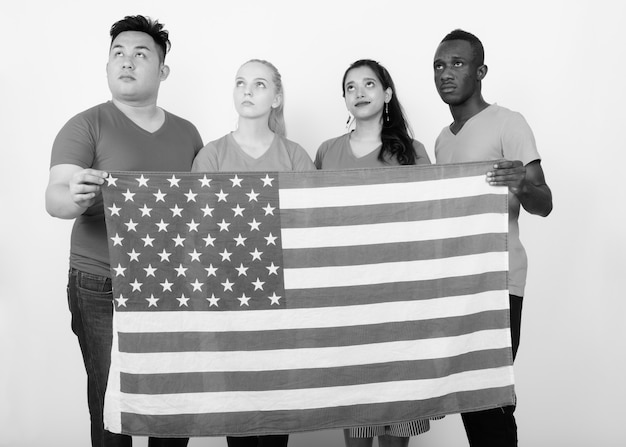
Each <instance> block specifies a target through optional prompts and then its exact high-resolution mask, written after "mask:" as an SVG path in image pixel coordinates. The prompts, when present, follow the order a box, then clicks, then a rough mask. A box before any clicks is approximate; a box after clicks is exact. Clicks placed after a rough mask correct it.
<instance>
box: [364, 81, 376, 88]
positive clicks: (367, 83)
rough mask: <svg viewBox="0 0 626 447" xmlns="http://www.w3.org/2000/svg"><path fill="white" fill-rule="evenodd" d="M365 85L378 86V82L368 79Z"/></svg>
mask: <svg viewBox="0 0 626 447" xmlns="http://www.w3.org/2000/svg"><path fill="white" fill-rule="evenodd" d="M365 86H366V87H375V86H376V83H375V82H374V81H367V82H366V83H365Z"/></svg>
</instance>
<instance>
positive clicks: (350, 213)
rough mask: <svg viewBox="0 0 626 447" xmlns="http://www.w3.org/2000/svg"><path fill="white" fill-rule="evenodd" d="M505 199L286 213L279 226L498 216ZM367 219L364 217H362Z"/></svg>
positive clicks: (499, 196) (484, 197) (485, 197)
mask: <svg viewBox="0 0 626 447" xmlns="http://www.w3.org/2000/svg"><path fill="white" fill-rule="evenodd" d="M506 200H507V196H505V195H502V194H488V195H482V196H472V197H461V198H453V199H445V200H439V201H432V200H430V201H424V202H407V203H389V204H387V203H381V204H376V205H363V206H346V207H340V208H311V209H308V210H306V212H304V210H302V209H289V210H284V211H283V212H282V213H281V217H280V220H281V224H282V226H283V227H286V228H304V227H325V226H332V225H352V224H353V223H359V224H361V223H363V221H364V219H367V222H368V223H386V222H394V221H397V220H402V221H420V220H428V219H443V218H450V217H461V216H469V215H475V214H482V213H498V212H501V211H500V210H502V208H503V207H502V204H503V203H504V202H506ZM365 216H366V217H365Z"/></svg>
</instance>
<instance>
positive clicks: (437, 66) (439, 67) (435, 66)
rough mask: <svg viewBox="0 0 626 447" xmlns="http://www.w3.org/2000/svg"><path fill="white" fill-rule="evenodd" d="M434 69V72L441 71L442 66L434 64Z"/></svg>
mask: <svg viewBox="0 0 626 447" xmlns="http://www.w3.org/2000/svg"><path fill="white" fill-rule="evenodd" d="M434 68H435V70H443V64H435V65H434Z"/></svg>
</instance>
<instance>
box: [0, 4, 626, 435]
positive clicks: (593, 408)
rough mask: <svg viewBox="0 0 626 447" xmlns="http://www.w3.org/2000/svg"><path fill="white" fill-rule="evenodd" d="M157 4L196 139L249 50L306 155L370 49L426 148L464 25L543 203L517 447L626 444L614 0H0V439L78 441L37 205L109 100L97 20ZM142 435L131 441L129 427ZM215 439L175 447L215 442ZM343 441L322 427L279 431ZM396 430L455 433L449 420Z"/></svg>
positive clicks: (620, 49) (172, 107) (81, 412)
mask: <svg viewBox="0 0 626 447" xmlns="http://www.w3.org/2000/svg"><path fill="white" fill-rule="evenodd" d="M129 14H145V15H149V16H151V17H153V18H158V19H159V20H160V21H161V22H163V23H164V24H165V25H166V28H167V29H168V30H169V31H170V33H171V40H172V44H173V45H172V50H171V53H170V54H169V55H168V57H167V63H168V65H169V66H170V67H171V75H170V77H169V79H168V80H167V81H166V82H164V83H163V84H162V86H161V93H160V101H159V103H160V105H161V106H162V107H164V108H166V109H167V110H169V111H171V112H173V113H176V114H178V115H180V116H183V117H185V118H187V119H189V120H191V121H192V122H193V123H194V124H196V126H197V127H198V129H199V131H200V133H201V135H202V137H203V140H204V141H205V142H208V141H211V140H213V139H216V138H218V137H220V136H222V135H224V134H225V133H227V132H229V131H230V130H233V128H234V126H235V123H236V114H235V111H234V108H233V105H232V85H233V78H234V75H235V72H236V70H237V68H238V67H239V66H240V65H241V64H242V63H243V62H245V61H246V60H248V59H250V58H263V59H267V60H270V61H271V62H273V63H274V64H275V65H276V66H277V67H278V69H279V70H280V71H281V73H282V75H283V81H284V87H285V92H286V95H285V97H286V121H287V130H288V137H289V138H290V139H292V140H294V141H297V142H298V143H300V144H301V145H302V146H304V147H305V148H306V149H307V150H308V151H309V153H310V154H311V156H313V155H314V153H315V151H316V150H317V147H318V146H319V144H320V143H321V142H322V141H323V140H325V139H328V138H331V137H334V136H337V135H339V134H341V133H344V132H345V122H346V119H347V117H348V114H347V112H346V110H345V106H344V103H343V99H342V97H341V77H342V75H343V72H344V70H345V69H346V67H347V66H348V65H349V64H350V63H351V62H353V61H354V60H356V59H360V58H373V59H376V60H379V61H380V62H381V63H383V64H384V65H385V66H386V67H387V68H388V69H389V71H390V72H391V74H392V76H393V78H394V81H395V83H396V88H397V91H396V94H397V95H398V97H399V98H400V100H401V101H402V103H403V105H404V106H405V108H406V111H407V113H408V116H409V119H410V121H411V123H412V125H413V129H414V131H415V135H416V138H417V139H419V140H420V141H422V142H423V143H424V144H425V146H426V148H427V150H428V152H429V154H430V156H431V158H433V159H434V154H433V147H434V141H435V138H436V136H437V135H438V133H439V131H440V130H441V128H442V127H443V126H445V125H447V124H449V123H450V121H451V118H450V115H449V111H448V109H447V106H445V105H444V104H443V103H442V102H441V101H440V99H439V97H438V95H437V93H436V91H435V88H434V83H433V79H432V57H433V54H434V51H435V48H436V47H437V44H438V42H439V41H440V40H441V38H442V37H443V36H444V35H445V34H446V33H447V32H449V31H451V30H452V29H454V28H457V27H461V28H464V29H466V30H468V31H471V32H473V33H475V34H476V35H478V36H479V37H480V38H481V39H482V41H483V43H484V45H485V49H486V63H487V65H488V66H489V73H488V75H487V77H486V79H485V81H484V82H483V93H484V97H485V99H486V100H487V101H488V102H497V103H498V104H500V105H503V106H505V107H508V108H511V109H514V110H518V111H520V112H522V113H523V114H524V116H525V117H526V119H527V120H528V122H529V123H530V125H531V127H532V128H533V130H534V132H535V136H536V139H537V142H538V146H539V150H540V153H541V154H542V157H543V162H542V164H543V168H544V171H545V173H546V179H547V181H548V183H549V185H550V186H551V188H552V191H553V194H554V211H553V213H552V214H551V215H550V216H549V217H548V218H546V219H543V218H539V217H535V216H529V215H524V216H522V218H521V231H522V240H523V241H524V243H525V245H526V248H527V251H528V254H529V259H530V268H529V275H528V287H527V289H526V297H525V300H524V316H523V329H522V342H521V347H520V351H519V354H518V358H517V362H516V366H515V373H516V381H517V393H518V399H519V406H518V410H517V413H516V414H517V420H518V425H519V437H520V443H521V445H522V446H531V445H532V446H537V447H543V446H546V447H547V446H550V447H560V446H567V447H577V446H591V445H594V446H595V445H598V446H599V445H601V446H603V447H618V446H624V445H626V432H625V431H624V429H623V424H624V416H626V411H625V410H624V405H623V402H624V400H625V398H626V387H625V385H624V378H625V377H626V365H625V363H626V360H625V357H626V354H625V353H626V346H625V345H626V342H625V341H626V331H625V330H624V317H625V315H626V305H625V304H624V301H625V299H626V293H625V290H624V289H625V287H624V278H625V277H626V262H625V261H624V253H625V252H626V238H625V237H624V217H625V213H624V204H625V203H626V201H625V200H624V183H625V182H624V177H625V175H624V170H623V169H622V166H623V165H624V161H625V160H626V157H625V156H624V150H625V149H626V148H625V147H624V143H623V141H624V139H623V137H622V133H623V129H624V127H625V124H624V123H625V121H626V114H625V113H624V102H625V100H626V87H625V85H626V80H625V75H626V54H625V52H624V46H623V41H624V33H623V31H622V28H623V19H624V18H625V17H626V14H625V11H624V6H623V3H622V2H621V1H618V0H615V1H603V0H596V1H592V0H579V1H575V2H568V1H549V0H544V1H527V2H524V3H522V2H508V1H495V0H494V1H472V2H466V1H461V0H449V1H447V2H432V1H431V2H423V3H422V2H417V1H415V2H410V1H408V0H407V1H399V0H387V1H385V2H383V1H369V0H354V1H352V0H349V1H337V0H336V1H324V0H317V1H308V2H298V1H274V0H267V1H251V0H241V1H237V2H226V1H204V2H199V1H198V2H192V1H177V2H173V1H171V0H170V1H162V0H152V1H128V0H126V1H121V0H108V1H106V2H86V1H63V2H46V1H43V0H42V1H28V0H22V1H20V2H19V3H18V2H17V1H16V0H13V1H10V0H7V1H3V2H2V3H1V4H0V17H1V18H2V25H3V29H2V31H3V44H2V62H0V145H1V150H2V157H3V162H2V165H1V166H2V168H1V170H0V198H1V202H0V203H1V205H2V206H1V208H0V235H1V236H2V238H1V240H0V247H1V249H0V250H1V252H0V253H1V255H0V446H2V447H31V446H32V447H34V446H40V445H46V446H65V447H75V446H76V447H80V446H87V445H90V444H89V422H88V411H87V404H86V378H85V373H84V368H83V365H82V359H81V355H80V351H79V348H78V344H77V342H76V339H75V337H74V335H73V334H72V332H71V330H70V314H69V311H68V310H67V304H66V296H65V286H66V273H67V268H68V265H67V262H68V252H69V234H70V230H71V225H72V222H71V221H61V220H58V219H53V218H51V217H49V216H48V215H47V214H46V212H45V209H44V190H45V187H46V183H47V178H48V167H49V158H50V149H51V145H52V142H53V139H54V137H55V136H56V134H57V132H58V131H59V129H60V128H61V126H62V125H63V124H64V123H65V122H66V121H67V120H68V119H69V118H70V117H71V116H73V115H75V114H76V113H78V112H80V111H82V110H84V109H87V108H89V107H91V106H93V105H95V104H98V103H100V102H103V101H106V100H108V99H110V94H109V91H108V88H107V82H106V74H105V64H106V61H107V55H108V48H109V36H108V31H109V28H110V26H111V24H112V23H113V22H115V21H116V20H118V19H120V18H122V17H123V16H125V15H129ZM135 445H137V446H140V447H141V446H145V445H146V439H145V438H137V439H136V441H135ZM225 445H226V444H225V440H224V439H223V438H204V439H194V440H192V441H191V443H190V446H192V447H199V446H207V447H211V446H225ZM327 445H328V446H332V445H336V446H341V445H343V439H342V434H341V432H340V431H339V430H336V431H325V432H316V433H306V434H295V435H293V436H292V438H291V442H290V446H293V447H305V446H327ZM411 446H425V447H427V446H428V447H443V446H467V441H466V440H465V437H464V432H463V428H462V423H461V420H460V418H459V417H458V416H456V415H453V416H448V417H446V418H445V419H444V420H443V421H438V422H434V423H433V427H432V429H431V431H430V432H429V433H428V434H426V435H422V436H420V437H418V438H413V439H412V440H411Z"/></svg>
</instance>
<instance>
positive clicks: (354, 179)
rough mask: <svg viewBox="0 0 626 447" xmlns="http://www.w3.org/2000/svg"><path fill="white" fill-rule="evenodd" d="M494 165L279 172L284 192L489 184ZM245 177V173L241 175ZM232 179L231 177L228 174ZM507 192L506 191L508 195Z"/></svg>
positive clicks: (457, 164)
mask: <svg viewBox="0 0 626 447" xmlns="http://www.w3.org/2000/svg"><path fill="white" fill-rule="evenodd" d="M494 163H495V161H493V162H482V161H479V162H471V163H451V164H445V165H443V164H441V165H414V166H390V167H381V168H359V169H341V170H321V171H314V173H311V172H307V173H304V172H298V173H294V172H278V173H270V176H272V177H274V176H278V177H279V179H280V187H281V188H283V189H292V188H302V187H311V188H315V187H318V186H320V185H322V184H323V185H324V186H350V185H380V184H385V183H403V182H407V181H408V180H412V181H415V182H419V181H433V180H444V179H455V178H460V177H465V178H467V177H474V178H476V180H477V181H478V182H482V183H485V179H486V174H487V171H489V170H491V169H492V168H493V164H494ZM220 174H221V173H220ZM239 175H241V173H239ZM227 176H228V175H227ZM492 188H493V189H494V190H497V189H500V190H502V189H503V190H505V191H506V190H507V188H506V187H492ZM505 193H506V192H505Z"/></svg>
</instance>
